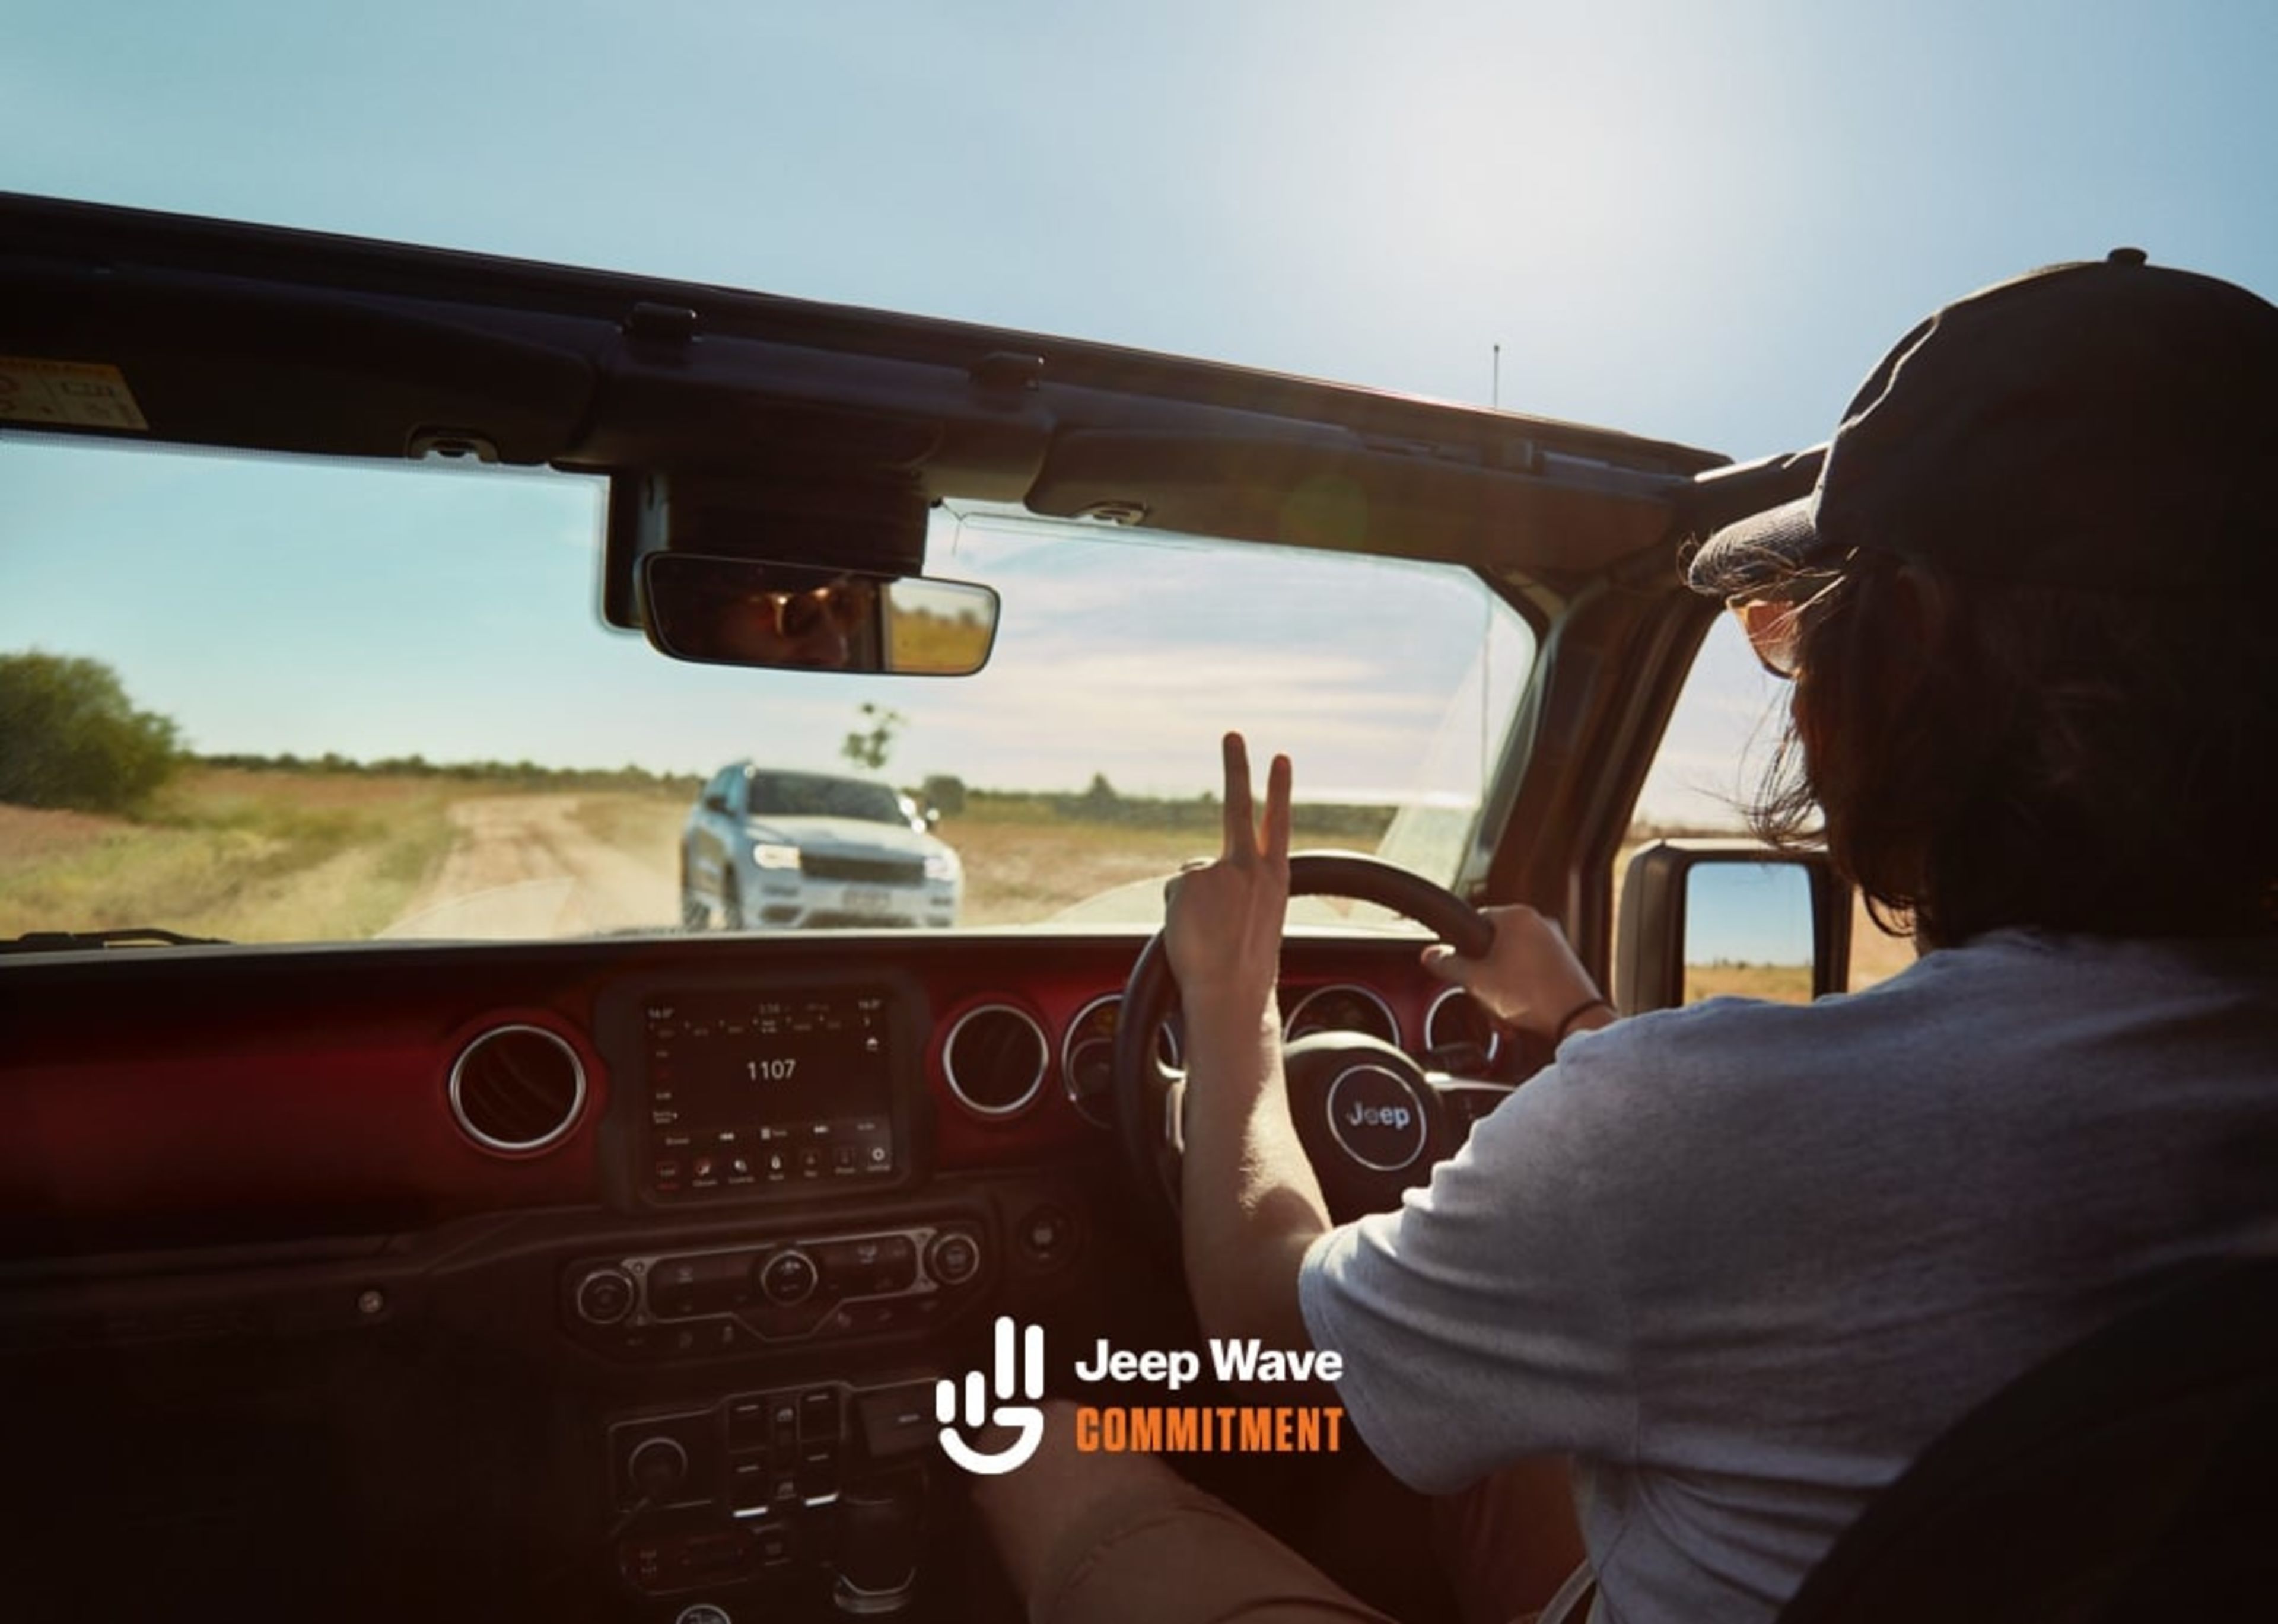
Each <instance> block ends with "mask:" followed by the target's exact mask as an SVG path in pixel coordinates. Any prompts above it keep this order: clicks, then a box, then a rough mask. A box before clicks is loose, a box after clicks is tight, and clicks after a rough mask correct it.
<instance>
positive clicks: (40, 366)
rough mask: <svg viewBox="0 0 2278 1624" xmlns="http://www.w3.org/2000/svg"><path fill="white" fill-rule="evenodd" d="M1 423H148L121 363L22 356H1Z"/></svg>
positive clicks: (88, 426) (121, 426) (77, 425)
mask: <svg viewBox="0 0 2278 1624" xmlns="http://www.w3.org/2000/svg"><path fill="white" fill-rule="evenodd" d="M0 422H5V423H54V424H57V426H59V427H63V428H71V429H141V430H144V431H148V430H149V427H150V425H149V423H146V422H145V421H143V417H142V408H141V407H139V406H137V405H135V404H134V392H133V391H131V390H129V389H128V388H127V387H126V377H124V376H122V375H121V374H120V372H119V370H118V368H117V367H107V366H104V365H103V364H102V363H101V362H93V361H37V360H33V359H31V358H29V357H27V356H22V355H0Z"/></svg>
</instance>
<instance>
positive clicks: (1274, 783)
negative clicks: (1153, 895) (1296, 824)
mask: <svg viewBox="0 0 2278 1624" xmlns="http://www.w3.org/2000/svg"><path fill="white" fill-rule="evenodd" d="M1225 754H1226V839H1225V846H1224V849H1223V850H1221V851H1220V853H1219V858H1218V860H1217V861H1216V862H1214V863H1204V864H1189V865H1188V866H1187V868H1186V869H1185V870H1184V871H1183V872H1181V873H1180V874H1178V875H1177V876H1176V877H1175V878H1174V879H1173V880H1172V881H1170V882H1169V884H1167V885H1166V886H1165V887H1164V896H1165V898H1166V902H1167V903H1168V909H1167V911H1166V917H1165V919H1164V922H1163V947H1164V950H1165V951H1166V953H1168V954H1169V955H1170V959H1171V969H1172V972H1173V973H1174V974H1175V975H1177V977H1178V978H1179V987H1180V989H1181V993H1182V994H1183V995H1184V997H1185V1001H1186V1006H1187V1009H1188V1010H1189V1018H1192V1016H1193V1015H1194V1013H1195V1012H1196V1011H1198V1010H1208V1011H1212V1012H1221V1013H1224V1014H1227V1015H1231V1016H1235V1017H1237V1018H1248V1017H1250V1016H1251V1015H1254V1014H1258V1013H1262V1012H1263V1011H1264V1010H1265V1008H1266V1007H1267V1006H1268V1005H1269V1004H1271V1003H1272V1002H1273V984H1274V980H1275V978H1276V976H1277V974H1278V973H1279V971H1280V960H1281V919H1282V915H1283V914H1284V913H1285V912H1286V911H1288V904H1289V758H1288V757H1287V756H1276V757H1274V758H1273V766H1272V768H1271V769H1270V770H1269V771H1268V773H1267V774H1266V778H1265V818H1264V820H1262V821H1257V820H1255V816H1254V813H1253V811H1252V808H1251V805H1250V750H1249V747H1248V746H1247V745H1246V744H1245V743H1243V742H1242V735H1240V734H1239V733H1229V734H1227V736H1226V743H1225Z"/></svg>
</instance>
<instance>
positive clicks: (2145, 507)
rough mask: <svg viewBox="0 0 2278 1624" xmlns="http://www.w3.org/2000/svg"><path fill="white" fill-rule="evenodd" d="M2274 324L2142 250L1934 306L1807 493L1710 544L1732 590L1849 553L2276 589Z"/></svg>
mask: <svg viewBox="0 0 2278 1624" xmlns="http://www.w3.org/2000/svg"><path fill="white" fill-rule="evenodd" d="M2274 477H2278V309H2274V308H2273V307H2272V306H2271V305H2270V304H2269V303H2268V302H2267V301H2265V300H2263V299H2260V298H2258V297H2257V296H2256V295H2254V294H2251V293H2249V292H2247V291H2246V290H2245V289H2244V288H2243V287H2237V286H2233V285H2232V284H2230V283H2228V282H2223V281H2218V280H2217V279H2215V278H2213V277H2205V276H2199V275H2197V274H2195V273H2193V272H2190V271H2175V270H2169V269H2167V268H2166V267H2164V266H2156V265H2152V264H2149V263H2146V262H2145V258H2144V254H2143V252H2142V251H2141V250H2139V249H2136V248H2115V249H2114V250H2113V252H2112V253H2111V254H2110V255H2107V256H2106V258H2104V259H2102V260H2095V261H2088V262H2083V263H2077V264H2067V265H2052V266H2050V267H2048V268H2046V269H2045V270H2041V271H2031V272H2030V273H2028V274H2027V275H2024V276H2022V277H2018V278H2015V279H2014V280H2012V281H2007V282H2002V283H1999V284H1996V285H1995V286H1991V287H1989V288H1985V289H1984V290H1983V291H1981V292H1978V293H1975V294H1970V295H1969V296H1968V298H1966V299H1962V300H1961V301H1957V302H1955V303H1953V304H1950V305H1948V306H1946V307H1945V309H1942V310H1940V311H1938V313H1937V314H1936V315H1935V316H1931V317H1930V318H1929V319H1928V320H1927V321H1925V322H1923V324H1921V325H1919V326H1917V327H1916V328H1915V330H1914V331H1913V332H1909V333H1908V334H1907V336H1906V337H1905V338H1903V339H1900V340H1899V343H1898V346H1897V347H1896V348H1894V349H1892V351H1891V353H1890V354H1889V355H1886V356H1884V359H1883V362H1882V364H1881V365H1879V366H1877V368H1876V369H1875V370H1874V372H1873V373H1872V375H1870V376H1869V377H1868V379H1867V381H1866V383H1865V384H1864V385H1862V386H1861V388H1860V390H1859V393H1857V394H1856V395H1855V396H1854V397H1853V399H1852V401H1851V404H1850V406H1849V408H1847V409H1846V411H1845V412H1844V414H1843V421H1842V422H1841V423H1840V424H1839V425H1838V427H1837V429H1836V431H1835V436H1834V438H1833V439H1831V441H1830V442H1829V444H1828V447H1827V454H1826V460H1825V461H1824V463H1823V465H1822V467H1821V469H1820V475H1819V481H1818V484H1817V485H1816V488H1815V489H1814V490H1813V491H1812V492H1811V494H1810V495H1808V496H1806V497H1803V498H1800V499H1798V500H1795V501H1793V502H1790V503H1788V504H1786V505H1785V506H1784V507H1774V508H1771V509H1770V510H1769V511H1766V512H1763V513H1759V514H1755V515H1752V516H1750V517H1748V518H1746V519H1743V520H1740V521H1739V522H1736V523H1733V524H1731V525H1728V526H1726V527H1725V528H1724V529H1723V530H1718V531H1717V532H1716V534H1715V535H1713V536H1711V537H1710V538H1709V540H1708V542H1707V543H1706V544H1705V545H1703V546H1702V547H1701V550H1700V551H1699V552H1698V553H1696V554H1695V555H1694V556H1693V560H1692V561H1691V564H1690V565H1689V567H1688V569H1687V572H1686V574H1687V580H1688V582H1689V583H1690V584H1691V585H1692V586H1693V589H1694V590H1695V591H1701V592H1707V593H1710V594H1714V595H1716V596H1720V597H1732V596H1736V595H1739V594H1742V593H1745V592H1747V591H1749V590H1751V589H1752V588H1754V587H1758V586H1762V585H1764V584H1767V583H1773V582H1777V581H1782V580H1785V579H1786V578H1788V577H1790V576H1793V575H1794V574H1795V573H1796V572H1797V571H1799V570H1804V571H1808V570H1810V569H1812V568H1814V567H1823V568H1827V569H1830V570H1832V569H1835V568H1838V567H1839V564H1840V561H1841V560H1843V559H1844V558H1846V556H1848V555H1849V553H1851V552H1852V550H1853V549H1854V548H1858V549H1866V550H1869V551H1877V552H1883V553H1892V554H1895V555H1897V556H1899V557H1900V558H1905V559H1909V560H1917V561H1920V562H1923V563H1925V564H1930V565H1933V566H1935V567H1937V568H1939V569H1941V570H1945V571H1947V572H1950V573H1951V574H1953V575H1956V576H1976V577H1985V578H1994V579H2001V580H2009V581H2024V582H2033V583H2042V584H2047V585H2054V586H2075V587H2081V588H2086V589H2091V590H2099V591H2144V592H2154V593H2173V592H2179V591H2182V592H2197V591H2227V590H2236V589H2239V588H2243V587H2249V586H2253V585H2267V584H2270V583H2273V582H2274V581H2278V517H2274V515H2278V500H2274V495H2278V493H2274V492H2273V491H2272V489H2271V485H2272V483H2273V480H2274Z"/></svg>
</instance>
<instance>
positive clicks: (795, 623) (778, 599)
mask: <svg viewBox="0 0 2278 1624" xmlns="http://www.w3.org/2000/svg"><path fill="white" fill-rule="evenodd" d="M768 599H769V600H770V601H771V602H772V603H773V604H774V606H775V614H776V629H777V630H779V631H781V632H782V633H783V635H784V636H785V637H807V636H809V635H811V634H813V633H814V632H816V631H819V630H821V629H823V628H824V627H825V626H828V627H829V629H831V630H833V631H836V632H840V633H847V632H852V630H853V629H855V628H856V627H857V626H858V625H860V623H861V620H862V607H861V606H860V604H858V603H856V602H855V601H854V594H853V592H852V591H850V590H849V589H847V588H845V587H843V586H818V587H814V588H812V589H810V590H809V591H804V592H769V593H768Z"/></svg>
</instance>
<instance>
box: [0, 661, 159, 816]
mask: <svg viewBox="0 0 2278 1624" xmlns="http://www.w3.org/2000/svg"><path fill="white" fill-rule="evenodd" d="M180 762H181V753H180V743H179V740H178V738H177V736H176V734H175V730H174V724H173V723H172V721H169V720H168V719H167V718H165V717H164V716H157V715H153V714H152V713H149V711H138V710H136V709H135V708H134V705H133V704H132V703H131V702H130V701H129V700H128V699H127V698H126V687H125V686H124V685H123V684H122V683H121V682H119V680H118V673H117V672H115V671H113V670H112V669H111V667H109V666H106V665H104V664H103V662H102V661H101V660H84V659H79V658H76V657H73V656H71V655H65V654H43V653H40V652H36V651H34V652H29V653H22V654H0V801H13V802H15V803H16V804H19V805H23V806H67V807H73V808H75V809H77V810H79V811H81V812H131V811H133V810H134V809H135V808H136V807H139V806H141V804H143V803H145V802H146V801H148V800H149V798H150V797H151V796H152V795H153V794H155V793H156V792H157V789H159V787H160V786H161V785H163V784H164V782H166V780H167V779H168V778H169V777H171V776H172V774H173V772H174V769H175V768H176V767H177V766H180Z"/></svg>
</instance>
